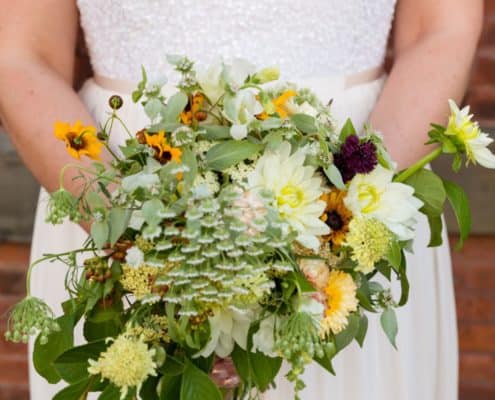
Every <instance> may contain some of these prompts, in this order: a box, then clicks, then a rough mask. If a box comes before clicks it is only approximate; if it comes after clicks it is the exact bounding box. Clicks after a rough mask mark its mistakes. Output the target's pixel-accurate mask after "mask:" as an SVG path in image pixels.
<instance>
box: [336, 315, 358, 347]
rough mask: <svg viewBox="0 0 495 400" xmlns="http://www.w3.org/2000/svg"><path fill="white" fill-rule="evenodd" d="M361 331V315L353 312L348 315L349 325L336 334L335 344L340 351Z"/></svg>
mask: <svg viewBox="0 0 495 400" xmlns="http://www.w3.org/2000/svg"><path fill="white" fill-rule="evenodd" d="M358 331H359V315H357V314H351V315H349V317H348V324H347V327H346V328H345V329H344V330H343V331H342V332H340V333H339V334H338V335H335V346H336V348H337V351H340V350H342V349H344V348H345V347H347V346H348V345H349V344H350V343H351V342H352V341H353V340H354V338H355V337H356V335H357V333H358Z"/></svg>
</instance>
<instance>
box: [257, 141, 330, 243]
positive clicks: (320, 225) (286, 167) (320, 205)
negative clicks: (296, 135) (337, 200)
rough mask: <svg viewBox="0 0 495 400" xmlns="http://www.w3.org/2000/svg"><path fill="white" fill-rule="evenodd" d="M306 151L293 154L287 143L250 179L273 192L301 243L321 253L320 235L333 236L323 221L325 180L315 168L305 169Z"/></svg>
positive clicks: (262, 162) (265, 157)
mask: <svg viewBox="0 0 495 400" xmlns="http://www.w3.org/2000/svg"><path fill="white" fill-rule="evenodd" d="M304 160H305V152H304V151H303V150H302V149H299V150H297V151H296V152H295V153H294V154H291V145H290V143H288V142H283V143H282V144H281V145H280V146H279V148H278V149H277V150H276V151H273V152H267V153H266V154H264V155H263V156H262V157H261V158H260V159H259V160H258V162H257V164H256V168H255V170H254V171H253V172H252V173H251V174H250V175H249V176H248V186H249V187H250V188H253V189H258V190H269V191H271V192H272V193H273V195H274V204H273V206H275V207H276V208H277V209H278V211H279V212H280V215H281V216H282V218H284V219H285V220H286V221H287V222H288V223H289V225H290V226H291V227H292V228H293V229H294V230H295V231H296V232H297V234H298V236H297V241H298V242H299V243H300V244H301V245H303V246H305V247H307V248H309V249H312V250H317V249H318V247H319V245H320V242H319V240H318V236H320V235H327V234H328V233H329V228H328V226H327V225H326V224H325V223H324V222H323V221H321V220H320V216H321V214H322V213H323V211H324V210H325V202H324V201H322V200H320V196H321V195H322V194H323V186H322V180H321V178H319V177H318V176H317V175H316V174H315V169H314V168H313V167H308V166H304Z"/></svg>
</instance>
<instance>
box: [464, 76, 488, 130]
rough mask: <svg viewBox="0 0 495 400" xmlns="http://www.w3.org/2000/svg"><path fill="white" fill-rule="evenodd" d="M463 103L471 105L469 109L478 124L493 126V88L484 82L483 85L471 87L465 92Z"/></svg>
mask: <svg viewBox="0 0 495 400" xmlns="http://www.w3.org/2000/svg"><path fill="white" fill-rule="evenodd" d="M465 102H466V103H467V104H470V105H471V109H472V111H473V113H474V114H475V115H476V119H477V120H478V121H479V122H480V123H482V124H483V125H487V126H493V122H494V119H495V115H494V111H493V110H495V86H493V85H490V84H488V83H487V82H485V84H483V85H478V86H473V87H471V88H470V89H469V90H468V92H467V95H466V99H465Z"/></svg>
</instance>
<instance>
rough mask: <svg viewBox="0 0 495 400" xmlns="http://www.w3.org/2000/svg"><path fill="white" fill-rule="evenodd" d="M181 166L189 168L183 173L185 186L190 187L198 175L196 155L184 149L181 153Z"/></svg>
mask: <svg viewBox="0 0 495 400" xmlns="http://www.w3.org/2000/svg"><path fill="white" fill-rule="evenodd" d="M182 164H183V165H185V166H187V167H188V168H189V171H187V172H184V178H183V179H184V183H185V184H186V185H192V184H193V182H194V179H196V176H197V175H198V161H197V160H196V154H194V153H193V152H192V151H191V150H189V149H184V150H183V152H182Z"/></svg>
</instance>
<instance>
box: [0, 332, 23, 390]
mask: <svg viewBox="0 0 495 400" xmlns="http://www.w3.org/2000/svg"><path fill="white" fill-rule="evenodd" d="M4 335H5V329H0V358H2V359H5V360H13V359H18V360H25V359H27V345H26V344H22V343H12V342H8V341H6V340H5V336H4ZM1 379H2V378H1V374H0V380H1ZM0 398H1V397H0Z"/></svg>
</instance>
